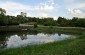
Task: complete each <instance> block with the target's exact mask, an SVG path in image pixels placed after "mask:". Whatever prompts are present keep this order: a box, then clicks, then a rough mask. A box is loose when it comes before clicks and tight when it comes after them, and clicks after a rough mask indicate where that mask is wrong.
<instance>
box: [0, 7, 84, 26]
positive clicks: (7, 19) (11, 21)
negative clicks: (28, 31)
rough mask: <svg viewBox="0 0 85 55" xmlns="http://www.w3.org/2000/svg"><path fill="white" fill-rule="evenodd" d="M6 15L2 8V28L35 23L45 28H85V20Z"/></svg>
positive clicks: (0, 14)
mask: <svg viewBox="0 0 85 55" xmlns="http://www.w3.org/2000/svg"><path fill="white" fill-rule="evenodd" d="M5 14H6V10H5V9H2V8H0V26H8V25H19V24H22V23H30V22H34V23H36V24H38V25H44V26H63V27H85V18H78V17H73V18H72V19H66V18H64V17H58V19H57V18H56V19H57V20H54V19H53V18H52V17H48V18H42V19H40V18H38V17H23V16H21V15H20V16H17V17H15V16H9V15H5Z"/></svg>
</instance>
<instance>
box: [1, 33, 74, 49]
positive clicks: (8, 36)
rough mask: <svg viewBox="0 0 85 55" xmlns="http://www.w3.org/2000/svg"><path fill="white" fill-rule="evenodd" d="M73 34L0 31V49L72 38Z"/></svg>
mask: <svg viewBox="0 0 85 55" xmlns="http://www.w3.org/2000/svg"><path fill="white" fill-rule="evenodd" d="M72 37H73V35H69V34H61V33H51V34H49V33H30V32H19V33H18V32H16V33H0V49H7V48H17V47H23V46H27V45H36V44H44V43H49V42H54V41H60V40H64V39H67V38H72Z"/></svg>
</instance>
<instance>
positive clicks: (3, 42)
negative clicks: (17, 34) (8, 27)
mask: <svg viewBox="0 0 85 55" xmlns="http://www.w3.org/2000/svg"><path fill="white" fill-rule="evenodd" d="M6 36H7V35H6V34H5V33H0V49H2V48H6V46H7V39H8V38H7V37H6Z"/></svg>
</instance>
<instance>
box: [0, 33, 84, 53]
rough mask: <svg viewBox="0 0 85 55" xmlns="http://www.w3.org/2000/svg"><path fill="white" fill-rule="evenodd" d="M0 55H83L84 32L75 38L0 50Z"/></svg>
mask: <svg viewBox="0 0 85 55" xmlns="http://www.w3.org/2000/svg"><path fill="white" fill-rule="evenodd" d="M0 55H85V33H84V34H82V35H79V36H78V37H77V38H75V39H67V40H63V41H58V42H54V43H48V44H42V45H32V46H26V47H21V48H14V49H6V50H1V51H0Z"/></svg>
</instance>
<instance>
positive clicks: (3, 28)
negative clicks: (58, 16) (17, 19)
mask: <svg viewBox="0 0 85 55" xmlns="http://www.w3.org/2000/svg"><path fill="white" fill-rule="evenodd" d="M21 29H27V30H26V31H29V30H31V31H36V32H46V33H55V32H60V33H70V34H71V33H72V34H80V33H83V32H85V28H83V29H82V28H80V27H74V28H73V27H57V26H39V27H37V28H34V27H33V26H1V27H0V32H16V31H17V32H19V31H20V32H21V31H22V30H21Z"/></svg>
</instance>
